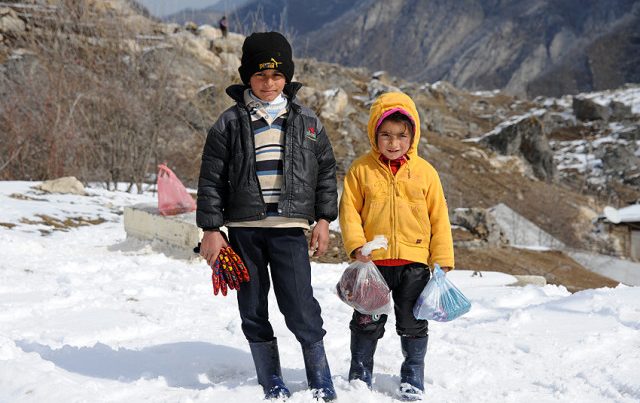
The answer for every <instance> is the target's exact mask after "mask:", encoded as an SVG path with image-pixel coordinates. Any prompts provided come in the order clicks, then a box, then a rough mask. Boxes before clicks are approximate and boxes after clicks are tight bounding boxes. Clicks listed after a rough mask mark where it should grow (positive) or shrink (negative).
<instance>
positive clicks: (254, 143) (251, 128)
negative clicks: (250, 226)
mask: <svg viewBox="0 0 640 403" xmlns="http://www.w3.org/2000/svg"><path fill="white" fill-rule="evenodd" d="M243 109H244V111H245V112H246V113H247V115H248V118H249V131H250V133H249V134H250V136H249V137H251V148H252V150H253V152H252V153H251V155H252V156H253V176H254V177H255V178H256V184H257V185H258V190H259V191H260V200H262V213H260V214H259V215H258V217H260V218H261V217H265V216H266V215H267V203H265V201H264V196H263V195H262V186H260V179H259V178H258V171H257V169H256V166H257V164H258V161H257V160H256V139H255V133H254V132H253V126H252V125H251V113H250V112H249V109H247V107H246V106H243Z"/></svg>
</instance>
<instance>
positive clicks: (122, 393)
mask: <svg viewBox="0 0 640 403" xmlns="http://www.w3.org/2000/svg"><path fill="white" fill-rule="evenodd" d="M34 185H38V183H37V182H0V205H2V206H3V208H2V209H1V210H0V224H2V225H0V256H1V257H2V258H1V259H0V402H11V403H36V402H38V403H40V402H45V401H46V402H47V403H68V402H92V403H101V402H127V403H128V402H143V401H148V402H160V403H162V402H171V403H176V402H177V403H199V402H203V403H204V402H225V403H234V402H238V403H240V402H242V403H247V402H249V403H250V402H260V401H263V400H262V389H261V388H260V386H259V385H258V384H257V381H256V376H255V371H254V368H253V362H252V359H251V355H250V351H249V346H248V344H247V343H246V341H245V339H244V336H243V334H242V330H241V328H240V319H239V317H238V313H237V302H236V299H235V295H234V293H235V291H231V292H230V295H228V296H227V297H223V296H222V295H218V296H214V295H213V293H212V286H211V276H210V269H209V268H208V267H207V265H206V263H204V262H203V261H202V260H200V259H198V258H194V259H192V260H185V259H179V258H176V257H172V256H173V254H172V253H171V249H168V248H166V246H163V245H162V244H159V243H152V242H145V241H139V240H135V239H132V238H127V235H126V233H125V231H124V226H123V222H122V218H123V216H122V211H123V208H124V207H125V206H129V205H133V204H137V203H157V201H156V199H155V196H154V195H153V194H151V193H146V194H143V195H137V194H128V193H125V192H123V191H107V190H104V189H101V188H99V187H88V188H87V189H86V191H87V195H86V196H73V195H59V194H44V193H42V192H41V191H38V190H36V189H34V188H33V186H34ZM123 188H124V187H123ZM38 215H47V216H50V217H54V218H57V219H58V220H61V221H64V220H65V219H73V218H76V219H77V217H84V218H86V219H95V218H102V219H103V220H104V222H103V223H101V224H98V225H92V226H80V227H77V228H70V229H69V230H67V231H51V227H49V226H47V225H45V224H43V223H40V221H42V220H41V217H39V216H38ZM76 221H77V220H76ZM346 266H347V263H340V264H315V263H314V264H312V285H313V289H314V295H315V297H316V299H317V300H318V302H319V303H320V306H321V307H322V312H323V313H322V315H323V319H324V328H325V329H326V330H327V335H326V337H325V339H324V343H325V349H326V351H327V357H328V361H329V364H330V366H331V370H332V375H333V382H334V384H335V386H336V390H337V394H338V398H339V401H340V402H341V403H351V402H354V403H359V402H362V403H365V402H366V403H383V402H385V403H390V402H396V401H397V399H396V398H397V395H396V390H397V388H398V384H399V380H400V377H399V370H400V364H401V362H402V353H401V351H400V341H399V337H398V336H397V335H396V333H395V331H394V326H393V324H394V322H395V319H394V317H393V314H391V316H390V318H389V320H388V322H387V332H386V334H385V336H384V338H383V339H382V340H380V342H379V344H378V349H377V351H376V355H375V365H374V371H373V390H368V389H367V388H366V386H365V385H364V384H363V383H361V382H353V383H349V382H348V380H347V373H348V370H349V361H350V357H349V342H350V334H349V329H348V323H349V319H350V317H351V309H350V308H349V307H348V306H347V305H345V304H344V303H343V302H342V301H341V300H340V299H339V298H338V296H337V295H336V294H335V292H334V290H335V285H336V283H337V281H338V279H339V278H340V276H341V273H342V271H343V270H344V268H345V267H346ZM482 274H483V275H482V277H479V276H474V275H472V272H470V271H463V270H454V271H453V272H451V273H449V274H447V276H448V278H449V279H450V281H452V282H453V283H454V284H455V285H456V286H458V287H459V288H460V290H461V291H462V292H463V293H464V294H465V295H466V296H467V297H468V298H469V299H470V301H471V304H472V307H471V310H470V311H469V312H468V313H467V314H465V315H463V316H462V317H460V318H458V319H455V320H453V321H451V322H444V323H439V322H433V321H432V322H430V323H429V346H428V351H427V357H426V369H425V388H426V395H425V398H424V400H423V401H425V402H445V403H446V402H452V403H458V402H471V403H474V402H491V403H495V402H506V403H510V402H513V403H521V402H537V403H538V402H541V403H545V402H580V403H590V402H593V403H596V402H598V403H602V402H616V403H618V402H619V403H627V402H629V403H631V402H638V401H640V371H638V370H637V364H638V362H640V287H628V286H624V285H619V286H617V287H615V288H601V289H593V290H585V291H581V292H576V293H570V292H569V291H567V289H566V288H564V287H562V286H556V285H546V286H533V285H527V286H524V287H515V286H510V285H509V284H512V283H513V282H515V278H513V277H512V276H510V275H507V274H503V273H497V272H493V271H490V270H489V271H485V272H483V273H482ZM269 310H270V318H271V322H272V324H273V327H274V331H275V334H276V337H277V338H278V344H279V347H280V358H281V363H282V368H283V369H282V371H283V376H284V379H285V382H286V384H287V386H288V387H289V388H290V390H291V391H292V393H293V394H292V397H291V398H290V399H289V400H288V402H290V403H302V402H305V403H306V402H309V403H311V402H314V400H313V399H312V395H311V392H310V391H309V390H307V388H306V380H305V371H304V363H303V359H302V354H301V349H300V345H299V344H298V343H297V342H296V340H295V338H294V337H293V335H292V333H291V332H289V331H288V329H287V328H286V325H285V323H284V320H283V317H282V315H281V314H280V313H279V312H278V308H277V304H276V301H275V298H274V296H273V292H271V294H270V297H269Z"/></svg>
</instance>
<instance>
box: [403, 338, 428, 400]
mask: <svg viewBox="0 0 640 403" xmlns="http://www.w3.org/2000/svg"><path fill="white" fill-rule="evenodd" d="M428 340H429V337H428V336H426V337H408V336H402V337H401V338H400V343H401V345H402V355H403V356H404V362H403V363H402V366H401V367H400V390H399V395H400V400H402V401H407V402H408V401H416V400H422V397H423V396H424V357H425V355H426V353H427V342H428Z"/></svg>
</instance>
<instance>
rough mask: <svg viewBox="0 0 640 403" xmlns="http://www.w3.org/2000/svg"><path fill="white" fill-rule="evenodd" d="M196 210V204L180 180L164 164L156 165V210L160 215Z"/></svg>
mask: <svg viewBox="0 0 640 403" xmlns="http://www.w3.org/2000/svg"><path fill="white" fill-rule="evenodd" d="M195 209H196V202H195V200H193V197H191V195H190V194H189V193H188V192H187V189H185V187H184V185H183V184H182V182H180V179H178V177H177V176H176V174H174V173H173V171H172V170H171V169H169V167H167V166H166V165H165V164H160V165H158V210H160V214H162V215H176V214H182V213H188V212H190V211H194V210H195Z"/></svg>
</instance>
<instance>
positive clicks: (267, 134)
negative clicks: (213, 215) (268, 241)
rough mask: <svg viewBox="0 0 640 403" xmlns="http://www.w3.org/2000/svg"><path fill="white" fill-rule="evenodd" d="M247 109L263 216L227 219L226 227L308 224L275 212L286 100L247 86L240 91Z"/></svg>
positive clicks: (301, 225)
mask: <svg viewBox="0 0 640 403" xmlns="http://www.w3.org/2000/svg"><path fill="white" fill-rule="evenodd" d="M244 100H245V104H246V105H247V107H248V108H249V111H250V112H251V127H252V129H253V134H254V144H255V150H256V174H257V175H258V182H259V183H260V189H261V191H262V198H263V200H264V202H265V204H266V206H267V218H266V219H264V220H257V221H243V222H230V223H228V224H227V226H228V227H302V228H309V223H308V222H307V221H306V220H304V219H298V218H287V217H283V216H281V215H279V212H278V202H279V201H280V195H281V190H282V182H283V180H284V176H283V169H284V145H285V138H284V136H285V126H286V121H287V112H288V101H287V99H286V98H285V97H284V96H283V95H282V94H280V95H279V96H278V97H277V98H276V99H275V100H273V101H272V102H264V101H261V100H260V99H259V98H257V97H255V96H254V95H253V93H252V92H251V90H249V89H247V90H246V91H245V94H244Z"/></svg>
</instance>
